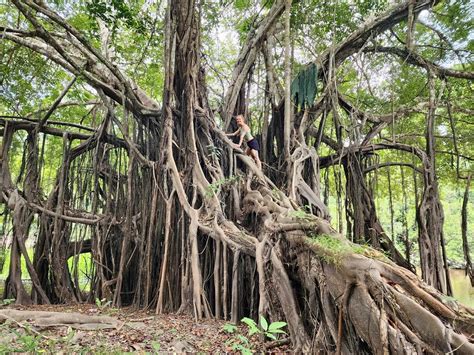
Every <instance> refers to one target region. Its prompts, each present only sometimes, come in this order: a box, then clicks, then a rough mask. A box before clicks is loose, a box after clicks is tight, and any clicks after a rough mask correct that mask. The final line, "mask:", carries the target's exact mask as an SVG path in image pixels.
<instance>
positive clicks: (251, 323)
mask: <svg viewBox="0 0 474 355" xmlns="http://www.w3.org/2000/svg"><path fill="white" fill-rule="evenodd" d="M241 321H242V323H245V324H247V326H248V328H249V335H254V334H258V333H260V329H258V326H257V323H255V321H254V320H253V319H250V318H247V317H244V318H242V319H241Z"/></svg>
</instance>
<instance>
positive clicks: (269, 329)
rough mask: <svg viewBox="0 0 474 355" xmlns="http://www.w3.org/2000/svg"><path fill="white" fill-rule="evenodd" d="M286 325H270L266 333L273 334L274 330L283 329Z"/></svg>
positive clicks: (283, 323) (282, 323) (279, 323)
mask: <svg viewBox="0 0 474 355" xmlns="http://www.w3.org/2000/svg"><path fill="white" fill-rule="evenodd" d="M286 325H287V323H285V322H273V323H272V324H270V326H269V327H268V331H269V332H273V333H274V332H275V330H277V329H280V328H283V327H286Z"/></svg>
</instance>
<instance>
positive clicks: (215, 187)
mask: <svg viewBox="0 0 474 355" xmlns="http://www.w3.org/2000/svg"><path fill="white" fill-rule="evenodd" d="M240 180H241V177H240V175H233V176H229V177H228V178H222V179H219V180H216V181H214V182H213V183H212V184H209V185H208V187H207V191H206V196H207V197H212V195H214V194H217V193H219V191H221V189H222V188H225V187H229V186H232V185H233V184H234V183H237V182H239V181H240Z"/></svg>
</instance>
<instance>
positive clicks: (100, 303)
mask: <svg viewBox="0 0 474 355" xmlns="http://www.w3.org/2000/svg"><path fill="white" fill-rule="evenodd" d="M95 304H96V306H97V308H99V309H100V310H101V311H102V310H104V309H106V308H107V307H109V306H110V305H111V304H112V301H107V299H106V298H102V299H99V298H96V299H95Z"/></svg>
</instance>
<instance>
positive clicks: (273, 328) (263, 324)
mask: <svg viewBox="0 0 474 355" xmlns="http://www.w3.org/2000/svg"><path fill="white" fill-rule="evenodd" d="M242 323H245V324H246V325H247V326H248V328H249V335H250V336H251V335H253V334H263V335H265V336H266V337H267V338H270V339H273V340H276V339H277V336H278V334H286V333H285V332H284V331H283V330H282V329H281V328H283V327H286V323H285V322H273V323H270V324H268V322H267V320H266V319H265V317H263V316H261V317H260V328H259V327H258V326H257V323H255V321H254V320H253V319H250V318H242Z"/></svg>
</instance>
